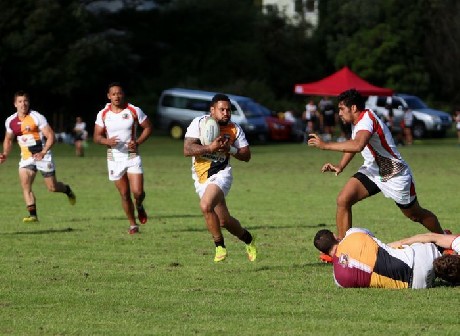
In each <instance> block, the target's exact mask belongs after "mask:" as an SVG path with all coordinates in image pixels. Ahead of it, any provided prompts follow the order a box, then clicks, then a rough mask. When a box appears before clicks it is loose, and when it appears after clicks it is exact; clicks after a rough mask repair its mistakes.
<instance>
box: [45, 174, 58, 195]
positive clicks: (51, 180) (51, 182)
mask: <svg viewBox="0 0 460 336" xmlns="http://www.w3.org/2000/svg"><path fill="white" fill-rule="evenodd" d="M43 181H45V185H46V188H48V190H49V191H54V190H56V185H57V180H56V175H54V174H52V175H50V174H45V175H44V176H43Z"/></svg>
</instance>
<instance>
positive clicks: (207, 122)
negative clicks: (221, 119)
mask: <svg viewBox="0 0 460 336" xmlns="http://www.w3.org/2000/svg"><path fill="white" fill-rule="evenodd" d="M219 135H220V127H219V124H218V123H217V121H216V119H214V118H212V117H206V118H204V120H202V121H201V123H200V141H201V144H202V145H204V146H207V145H209V144H210V143H211V142H213V141H214V139H215V138H217V137H218V136H219Z"/></svg>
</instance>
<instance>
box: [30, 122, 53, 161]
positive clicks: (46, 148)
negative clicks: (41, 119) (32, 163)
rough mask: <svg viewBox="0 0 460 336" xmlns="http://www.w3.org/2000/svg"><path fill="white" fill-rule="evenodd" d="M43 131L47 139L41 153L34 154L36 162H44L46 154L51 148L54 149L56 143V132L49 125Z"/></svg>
mask: <svg viewBox="0 0 460 336" xmlns="http://www.w3.org/2000/svg"><path fill="white" fill-rule="evenodd" d="M41 131H42V133H43V135H44V136H45V138H46V142H45V144H44V145H43V149H42V150H41V152H38V153H36V154H34V159H35V160H42V159H43V157H44V156H45V155H46V153H47V152H48V151H49V150H50V149H51V147H53V145H54V141H55V136H54V131H53V129H52V128H51V127H50V126H49V125H46V126H45V127H43V129H42V130H41Z"/></svg>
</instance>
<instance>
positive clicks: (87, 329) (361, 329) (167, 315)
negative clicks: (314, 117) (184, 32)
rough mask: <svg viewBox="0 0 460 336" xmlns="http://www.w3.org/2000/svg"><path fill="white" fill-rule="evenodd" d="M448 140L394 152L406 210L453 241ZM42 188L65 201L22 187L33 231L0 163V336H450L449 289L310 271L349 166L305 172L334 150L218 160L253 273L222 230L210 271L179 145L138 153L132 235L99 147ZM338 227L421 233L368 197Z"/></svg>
mask: <svg viewBox="0 0 460 336" xmlns="http://www.w3.org/2000/svg"><path fill="white" fill-rule="evenodd" d="M455 141H456V140H455V139H442V140H440V139H433V140H425V141H416V144H415V145H414V146H412V147H402V148H401V149H400V151H401V153H402V155H403V157H404V158H405V159H406V161H408V163H409V164H410V165H411V167H412V170H413V172H414V175H415V178H416V182H417V193H418V196H419V201H420V203H421V205H422V206H424V207H426V208H428V209H430V210H432V211H433V212H434V213H436V214H437V216H438V217H439V219H440V221H441V223H442V225H443V226H444V227H445V228H449V229H451V230H452V231H454V232H460V220H459V219H460V218H459V217H460V216H459V200H458V195H457V194H456V193H457V192H458V190H459V183H458V176H459V175H460V165H459V164H458V162H459V157H460V147H458V146H457V145H456V142H455ZM53 151H54V154H55V161H56V164H57V176H58V179H60V180H62V181H64V182H66V183H70V184H71V185H72V187H73V189H74V191H75V193H76V194H77V205H76V206H75V207H71V206H70V205H69V204H68V202H67V199H66V197H65V196H64V195H62V194H51V193H49V192H47V191H46V190H45V186H44V184H43V181H42V178H41V176H37V180H36V181H35V184H34V191H35V193H36V196H37V199H38V202H37V205H38V215H39V218H40V222H39V223H33V224H24V223H22V217H23V216H25V215H26V210H25V206H24V203H23V200H22V193H21V189H20V186H19V182H18V177H17V168H16V167H17V161H18V155H19V154H18V152H17V148H16V149H15V152H14V154H13V155H11V157H10V159H9V160H8V161H7V162H6V163H5V164H3V165H2V166H0V181H1V192H0V204H1V220H0V222H1V226H0V250H1V253H0V260H1V266H0V267H1V272H0V334H1V335H344V334H350V335H366V334H367V335H433V334H434V335H458V334H459V330H460V321H459V318H458V313H459V308H458V307H459V306H458V303H459V297H460V288H459V287H448V286H444V285H439V286H437V287H436V288H433V289H429V290H418V291H415V290H400V291H396V290H370V289H358V290H352V289H346V290H345V289H338V288H336V287H335V285H334V283H333V280H332V270H331V266H330V265H324V264H321V263H319V262H318V258H317V257H318V253H317V252H316V250H315V248H314V247H313V245H312V238H313V236H314V234H315V233H316V231H317V230H318V229H319V228H323V227H326V228H331V229H333V230H334V229H335V219H334V218H335V198H336V196H337V193H338V191H339V190H340V188H341V187H342V186H343V184H344V183H345V181H346V180H347V179H348V177H349V176H350V175H352V174H353V173H354V172H355V170H356V168H357V167H358V166H359V165H360V164H361V162H362V160H361V157H360V156H359V155H358V156H357V157H355V159H354V161H353V162H352V163H351V164H350V166H349V167H348V168H347V169H346V171H345V172H344V173H343V174H342V175H340V176H338V177H335V176H334V175H333V174H321V173H320V168H321V166H322V164H323V163H324V162H326V161H331V162H338V160H339V158H340V154H339V153H333V152H325V151H320V150H317V149H313V148H308V147H307V146H305V145H302V144H272V145H263V146H254V147H252V151H253V159H252V161H251V162H249V163H242V162H236V160H233V166H234V175H235V181H234V184H233V187H232V190H231V192H230V195H229V197H228V199H227V200H228V205H229V209H230V211H231V213H232V214H233V215H234V216H235V217H237V218H238V219H240V221H241V222H242V224H243V225H244V226H246V227H247V228H249V229H250V230H251V232H253V233H255V234H256V235H257V240H258V247H259V254H258V260H257V262H255V263H250V262H249V261H247V259H246V255H245V251H244V246H243V244H242V243H241V242H239V241H237V240H236V239H234V238H233V237H231V236H230V235H229V234H228V233H226V234H225V237H226V244H227V248H228V251H229V257H228V259H227V261H225V262H224V263H222V264H217V265H215V264H214V263H213V261H212V258H213V252H214V246H213V243H212V242H211V239H210V236H209V234H208V233H207V231H206V228H205V225H204V222H203V219H202V216H201V213H200V210H199V207H198V197H197V196H196V194H195V192H194V188H193V183H192V179H191V175H190V164H191V163H190V161H191V160H190V159H189V158H184V157H183V156H182V143H181V142H177V141H173V140H170V139H168V138H166V137H156V136H153V138H152V139H151V140H150V141H149V142H148V143H146V144H144V145H142V147H141V153H142V155H143V163H144V167H145V170H146V172H145V186H146V192H147V198H146V201H145V205H146V210H147V212H148V213H149V214H150V218H149V222H148V223H147V224H146V225H144V226H142V227H141V234H139V235H135V236H130V235H128V234H127V229H128V222H127V220H126V219H125V216H124V214H123V211H122V209H121V205H120V201H119V196H118V193H117V191H116V189H115V187H114V186H113V183H111V182H109V181H108V179H107V172H106V162H105V156H104V148H103V147H102V146H95V145H92V144H91V145H90V146H89V148H87V150H86V151H87V155H86V156H85V157H84V158H77V157H75V156H74V149H73V147H71V146H69V145H65V144H58V145H56V146H55V148H54V149H53ZM353 215H354V225H355V226H360V227H366V228H369V229H370V230H372V231H373V232H374V233H375V234H376V235H377V237H379V238H380V239H381V240H383V241H392V240H396V239H399V238H401V237H403V236H407V235H411V234H415V233H418V232H423V231H424V229H423V228H422V227H421V226H420V225H417V224H415V223H412V222H410V221H409V220H408V219H406V218H405V217H404V216H403V215H402V214H401V213H400V211H399V209H398V208H397V207H396V206H395V205H394V203H393V202H392V201H391V200H389V199H386V198H384V197H383V196H382V195H381V194H380V195H377V196H375V197H372V198H371V199H368V200H366V201H364V202H361V203H360V204H358V205H356V206H355V209H354V214H353Z"/></svg>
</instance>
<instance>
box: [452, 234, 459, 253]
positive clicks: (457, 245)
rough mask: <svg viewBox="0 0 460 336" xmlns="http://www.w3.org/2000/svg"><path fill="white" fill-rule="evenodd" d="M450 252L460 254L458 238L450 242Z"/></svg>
mask: <svg viewBox="0 0 460 336" xmlns="http://www.w3.org/2000/svg"><path fill="white" fill-rule="evenodd" d="M452 250H454V251H455V252H456V253H457V254H460V236H458V237H457V238H455V239H454V241H453V242H452Z"/></svg>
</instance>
